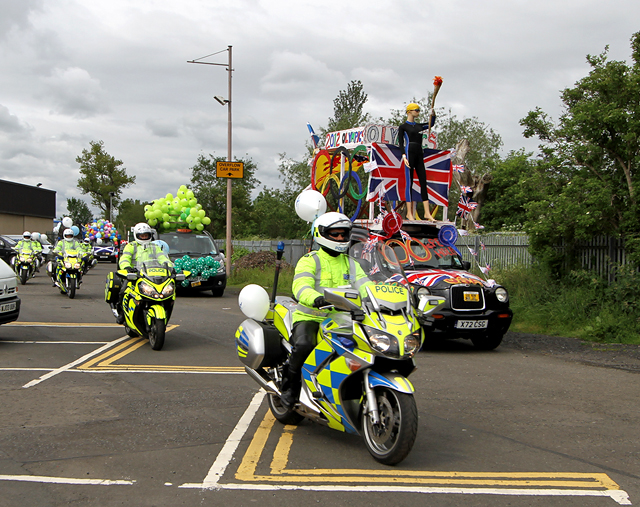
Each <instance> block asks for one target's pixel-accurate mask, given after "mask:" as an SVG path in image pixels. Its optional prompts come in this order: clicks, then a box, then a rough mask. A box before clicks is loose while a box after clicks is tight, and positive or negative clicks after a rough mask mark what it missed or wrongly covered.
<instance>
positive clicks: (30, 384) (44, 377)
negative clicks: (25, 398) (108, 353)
mask: <svg viewBox="0 0 640 507" xmlns="http://www.w3.org/2000/svg"><path fill="white" fill-rule="evenodd" d="M128 339H129V336H123V337H122V338H118V339H117V340H113V341H112V342H109V343H107V344H106V345H103V346H102V347H100V348H99V349H96V350H94V351H93V352H89V353H88V354H86V355H84V356H82V357H81V358H80V359H76V360H75V361H73V362H72V363H69V364H65V365H64V366H62V367H60V368H58V369H56V370H53V371H51V372H49V373H47V374H45V375H42V376H41V377H40V378H37V379H35V380H32V381H31V382H28V383H27V384H25V385H23V386H22V387H24V388H25V389H28V388H29V387H33V386H35V385H38V384H39V383H40V382H44V381H45V380H47V379H50V378H51V377H55V376H56V375H58V374H59V373H62V372H65V371H67V370H69V369H71V368H73V367H74V366H77V365H78V364H82V363H84V362H85V361H87V360H88V359H90V358H92V357H93V356H97V355H98V354H101V353H102V352H104V351H105V350H108V349H109V348H110V347H113V346H114V345H117V344H118V343H120V342H123V341H125V340H128Z"/></svg>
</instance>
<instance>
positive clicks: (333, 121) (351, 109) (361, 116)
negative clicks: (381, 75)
mask: <svg viewBox="0 0 640 507" xmlns="http://www.w3.org/2000/svg"><path fill="white" fill-rule="evenodd" d="M367 98H368V96H367V94H366V93H364V90H363V86H362V83H361V82H360V80H357V81H351V82H350V83H349V84H348V85H347V89H346V90H340V92H338V96H337V97H336V98H335V99H333V117H332V118H329V123H328V124H327V128H326V129H325V130H324V131H323V132H324V133H326V132H335V131H336V130H346V129H351V128H355V127H360V126H362V125H365V124H366V123H369V122H370V121H371V115H369V113H364V112H363V108H364V105H365V103H366V102H367Z"/></svg>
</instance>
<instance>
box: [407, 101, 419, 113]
mask: <svg viewBox="0 0 640 507" xmlns="http://www.w3.org/2000/svg"><path fill="white" fill-rule="evenodd" d="M415 109H420V106H419V105H418V104H416V103H415V102H412V103H411V104H407V111H414V110H415Z"/></svg>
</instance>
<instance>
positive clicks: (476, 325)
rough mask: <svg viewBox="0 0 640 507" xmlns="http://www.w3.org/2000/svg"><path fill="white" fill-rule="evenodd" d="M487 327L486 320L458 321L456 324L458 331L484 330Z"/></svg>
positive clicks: (487, 322)
mask: <svg viewBox="0 0 640 507" xmlns="http://www.w3.org/2000/svg"><path fill="white" fill-rule="evenodd" d="M487 327H489V321H488V320H486V319H485V320H459V321H457V322H456V328H458V329H486V328H487Z"/></svg>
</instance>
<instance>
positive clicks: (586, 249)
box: [217, 232, 628, 277]
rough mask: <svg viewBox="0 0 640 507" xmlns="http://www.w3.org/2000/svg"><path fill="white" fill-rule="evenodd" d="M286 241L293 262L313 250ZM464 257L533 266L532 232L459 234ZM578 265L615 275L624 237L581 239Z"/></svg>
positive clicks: (262, 246)
mask: <svg viewBox="0 0 640 507" xmlns="http://www.w3.org/2000/svg"><path fill="white" fill-rule="evenodd" d="M283 241H284V244H285V248H284V259H285V260H286V262H288V263H289V264H294V265H295V264H296V263H297V262H298V260H299V259H300V257H302V256H303V255H304V254H305V253H306V252H308V251H309V248H310V246H311V241H310V240H299V239H293V240H283ZM217 242H218V245H219V246H220V247H221V248H224V241H223V240H218V241H217ZM278 242H279V240H264V241H233V246H234V247H235V248H237V247H244V248H246V249H247V250H249V251H251V252H259V251H262V250H273V251H275V250H276V248H277V246H278ZM456 246H457V247H458V250H459V251H460V253H461V254H462V258H463V259H464V260H467V261H470V262H471V263H472V264H476V262H477V263H478V264H479V265H480V266H482V267H485V266H486V265H487V264H488V265H489V266H491V268H507V267H512V266H531V265H532V264H533V262H534V258H533V256H532V255H531V254H530V253H529V236H528V235H526V234H518V233H504V232H491V233H487V234H473V235H469V236H462V235H460V236H458V241H457V243H456ZM556 248H557V249H558V250H559V251H560V252H561V253H563V254H564V253H565V252H566V253H568V246H567V245H564V244H561V245H558V246H557V247H556ZM572 254H573V255H574V257H573V258H574V259H575V260H574V261H572V262H574V265H572V266H567V267H568V268H572V267H582V268H584V269H588V270H591V271H595V272H597V273H598V274H599V275H601V276H606V277H611V264H612V263H619V264H626V263H627V262H628V258H627V255H626V254H625V250H624V240H622V239H618V238H611V237H605V236H601V237H595V238H592V239H590V240H588V241H581V242H578V243H577V244H576V245H574V246H573V251H572Z"/></svg>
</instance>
